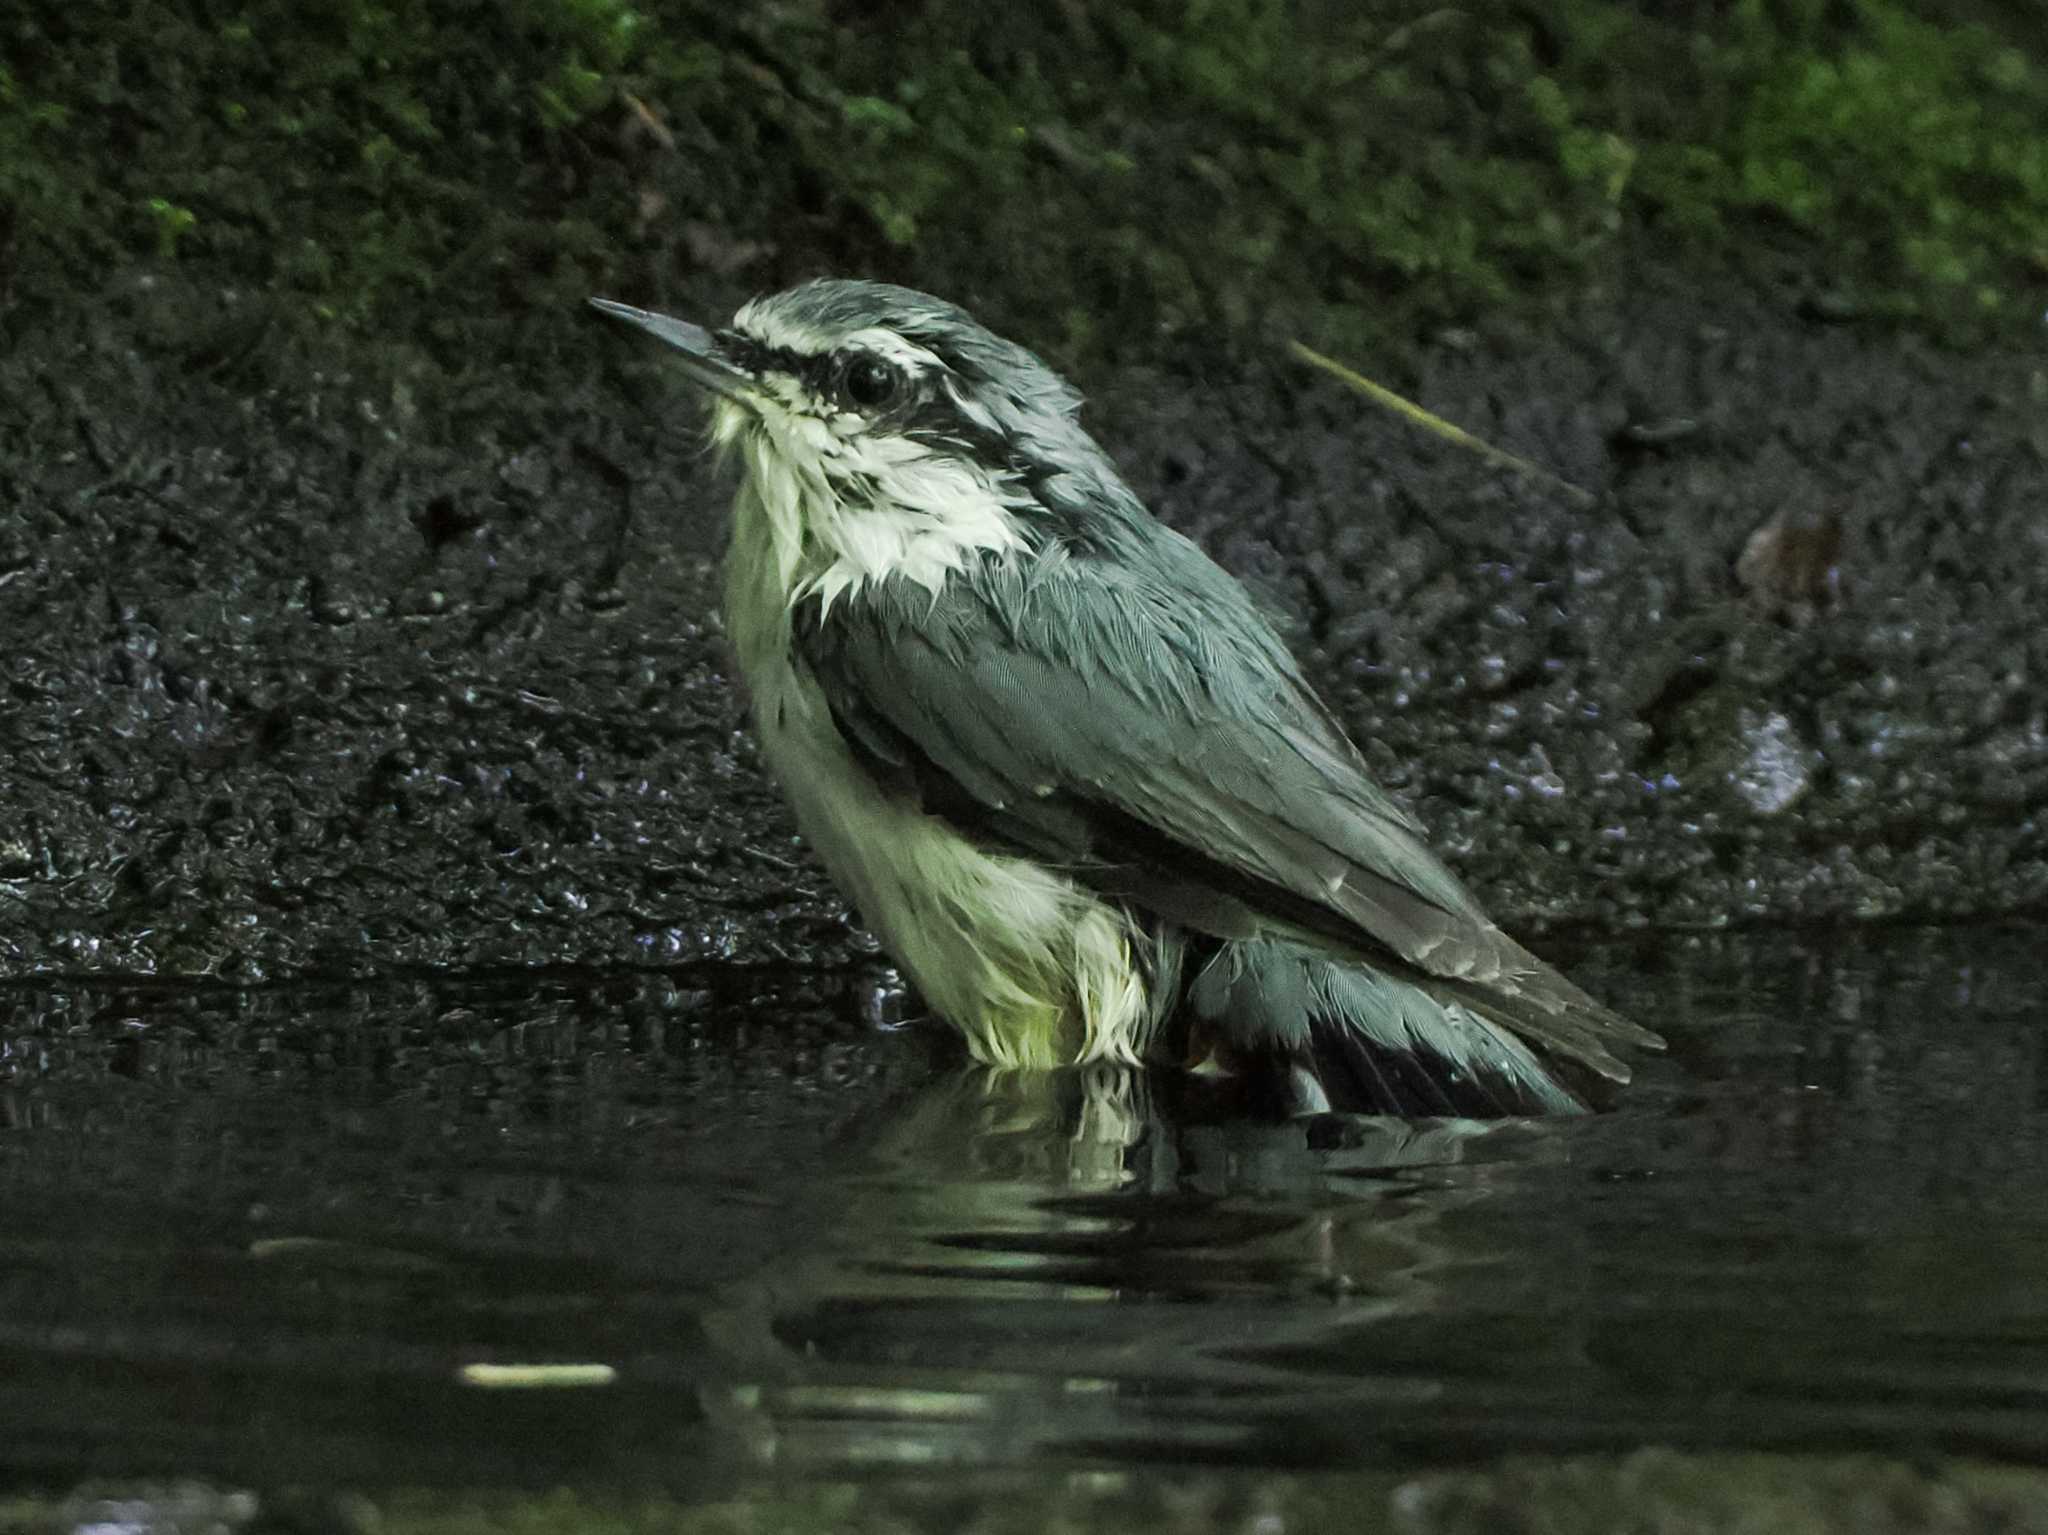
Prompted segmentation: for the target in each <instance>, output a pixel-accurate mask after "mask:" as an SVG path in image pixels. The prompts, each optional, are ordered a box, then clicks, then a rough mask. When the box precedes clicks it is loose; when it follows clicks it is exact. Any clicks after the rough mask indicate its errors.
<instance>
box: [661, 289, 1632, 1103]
mask: <svg viewBox="0 0 2048 1535" xmlns="http://www.w3.org/2000/svg"><path fill="white" fill-rule="evenodd" d="M627 317H628V318H633V319H636V320H638V321H639V322H640V323H642V324H645V325H647V326H648V328H650V329H656V328H657V325H667V326H670V327H675V325H676V322H672V321H657V320H656V318H655V317H651V316H641V315H639V314H638V313H637V312H630V313H628V314H627ZM680 329H683V330H689V329H692V328H688V327H681V328H680ZM657 333H662V332H661V331H659V330H657ZM696 334H697V335H699V336H702V333H696ZM665 339H671V340H675V339H676V338H675V336H673V335H668V336H665ZM677 344H678V345H683V346H684V349H685V351H686V352H688V353H690V354H691V355H692V356H693V357H694V358H696V359H697V361H696V362H694V363H693V367H694V368H696V369H698V370H699V371H700V377H702V378H703V379H704V381H705V382H706V383H707V384H709V385H710V387H712V388H713V389H714V390H715V391H716V393H717V403H716V407H715V409H716V416H715V425H714V431H715V435H716V436H717V438H718V440H719V441H720V442H721V443H723V444H724V445H725V446H726V447H727V448H728V449H729V450H731V451H732V452H734V453H735V454H736V455H737V457H738V460H739V465H740V470H741V489H740V493H739V496H738V500H737V503H736V505H735V511H734V519H735V520H734V535H733V543H732V547H731V549H730V551H729V553H728V569H727V583H728V584H727V618H728V623H729V626H730V628H731V630H732V634H733V638H734V643H735V648H736V650H737V652H738V654H739V657H740V661H741V666H742V670H743V672H744V673H745V675H746V676H747V679H748V682H749V685H750V688H751V689H752V691H753V695H754V702H755V711H756V720H757V724H758V726H759V728H760V730H761V734H762V740H763V745H764V750H765V752H766V755H767V757H768V760H769V762H770V765H771V768H772V769H773V770H774V771H775V772H776V774H777V776H778V777H779V778H781V779H782V781H783V783H784V786H785V788H786V789H787V791H788V792H789V794H790V797H791V799H792V802H793V804H794V807H795V809H796V811H797V815H798V818H799V822H800V824H802V826H803V827H804V830H805V832H806V834H807V835H808V836H809V837H810V839H811V840H812V842H813V843H814V844H815V845H816V846H817V848H818V851H819V853H820V855H821V856H822V857H823V858H824V860H825V862H826V863H827V865H828V867H830V868H831V869H832V871H833V873H834V874H835V876H836V877H838V878H839V880H840V881H841V883H842V885H844V886H845V887H846V889H847V890H848V893H849V894H850V895H851V896H852V897H853V898H854V900H855V902H856V904H857V905H858V906H859V907H860V908H861V911H862V914H863V916H864V917H865V918H866V919H867V920H868V921H869V922H870V923H871V924H872V925H873V926H874V927H875V928H876V930H877V932H878V935H879V936H880V937H881V938H882V940H883V942H884V944H885V945H886V946H887V947H888V948H889V949H890V951H891V952H892V954H894V955H895V957H896V958H897V959H898V961H899V963H901V964H902V965H903V966H904V968H905V970H906V971H907V972H908V974H909V976H910V978H911V979H912V980H913V981H914V982H915V983H916V984H917V985H918V987H919V989H920V990H921V991H922V992H923V993H924V995H925V997H926V998H927V1000H928V1001H929V1002H930V1003H931V1005H932V1006H933V1007H934V1009H935V1010H937V1011H938V1012H940V1013H941V1014H943V1015H944V1016H946V1017H948V1018H949V1019H950V1020H951V1021H952V1022H954V1023H955V1024H956V1025H958V1026H959V1027H961V1029H962V1030H963V1032H964V1033H965V1034H966V1036H967V1039H968V1042H969V1046H970V1048H971V1049H972V1050H973V1051H974V1053H975V1054H976V1055H977V1056H979V1057H981V1058H983V1059H985V1060H989V1061H991V1062H993V1063H997V1064H1003V1065H1018V1066H1029V1067H1045V1066H1052V1065H1057V1064H1063V1063H1065V1062H1069V1061H1074V1060H1086V1059H1125V1060H1150V1061H1158V1062H1173V1063H1179V1064H1204V1065H1209V1066H1214V1067H1218V1068H1221V1069H1225V1070H1229V1071H1233V1072H1239V1073H1256V1074H1261V1075H1265V1076H1268V1077H1270V1078H1271V1079H1272V1080H1273V1081H1275V1082H1277V1083H1279V1084H1281V1085H1282V1087H1283V1097H1284V1100H1285V1101H1286V1102H1287V1103H1288V1104H1289V1105H1290V1106H1292V1107H1294V1108H1297V1109H1303V1110H1313V1109H1320V1108H1324V1107H1337V1108H1358V1109H1366V1110H1373V1111H1382V1112H1394V1113H1408V1114H1427V1113H1477V1114H1488V1113H1520V1112H1532V1111H1558V1112H1567V1111H1573V1110H1576V1109H1579V1108H1581V1107H1583V1106H1585V1105H1586V1104H1587V1103H1588V1102H1590V1101H1593V1100H1594V1099H1595V1098H1596V1097H1597V1096H1598V1094H1599V1091H1600V1089H1601V1088H1602V1087H1603V1086H1607V1085H1612V1084H1617V1083H1621V1082H1625V1081H1626V1080H1627V1079H1628V1067H1627V1066H1626V1064H1625V1063H1624V1061H1623V1059H1622V1058H1621V1055H1620V1054H1619V1053H1618V1052H1619V1051H1620V1050H1622V1049H1623V1048H1625V1047H1629V1046H1635V1047H1653V1046H1654V1045H1655V1044H1656V1043H1657V1041H1656V1039H1655V1036H1654V1035H1651V1034H1649V1033H1648V1032H1647V1031H1645V1030H1642V1029H1640V1028H1638V1027H1637V1026H1636V1025H1634V1024H1632V1023H1630V1022H1628V1021H1627V1020H1625V1019H1622V1018H1620V1017H1618V1016H1617V1015H1616V1014H1614V1013H1613V1012H1611V1011H1609V1010H1607V1009H1606V1008H1604V1007H1602V1006H1601V1005H1600V1004H1598V1003H1597V1002H1595V1001H1594V1000H1593V999H1592V998H1590V997H1588V996H1587V995H1586V994H1585V993H1584V992H1582V991H1580V990H1579V989H1578V988H1576V987H1574V986H1573V985H1572V984H1571V983H1570V982H1569V981H1567V980H1565V979H1564V978H1563V977H1562V976H1561V975H1559V974H1558V973H1557V972H1556V971H1554V970H1552V969H1551V968H1550V967H1548V966H1547V965H1545V964H1543V963H1542V962H1541V961H1540V960H1538V959H1536V958H1535V957H1534V956H1532V955H1531V954H1529V953H1528V951H1527V950H1525V949H1523V948H1522V947H1521V946H1520V945H1518V944H1517V943H1515V942H1514V941H1513V940H1512V939H1510V938H1509V937H1507V935H1505V934H1504V933H1502V932H1501V931H1500V929H1499V928H1497V927H1495V926H1494V925H1493V923H1492V922H1491V921H1489V920H1488V919H1487V917H1486V916H1485V914H1484V913H1483V911H1481V909H1480V908H1479V906H1478V904H1477V903H1476V902H1475V901H1474V900H1473V898H1472V897H1471V895H1470V894H1469V893H1467V892H1466V891H1465V889H1464V888H1463V887H1462V885H1460V884H1459V882H1458V881H1457V880H1456V878H1455V877H1454V876H1453V875H1452V874H1451V873H1450V871H1449V870H1448V869H1447V868H1446V867H1445V866H1444V865H1443V864H1442V862H1441V861H1440V860H1438V859H1437V858H1436V856H1435V855H1434V854H1433V853H1431V852H1430V851H1429V849H1428V847H1427V845H1426V844H1425V842H1424V840H1423V837H1422V833H1421V829H1420V827H1419V826H1418V825H1417V823H1416V822H1415V821H1414V819H1413V818H1412V817H1411V816H1410V815H1409V814H1408V813H1407V812H1406V811H1405V810H1404V809H1403V808H1402V807H1401V806H1399V805H1398V804H1397V803H1396V802H1395V801H1393V800H1392V799H1391V798H1390V797H1389V796H1388V795H1386V794H1385V793H1384V792H1383V791H1382V790H1381V789H1380V788H1379V787H1378V786H1377V785H1375V784H1374V783H1373V782H1372V780H1371V778H1370V777H1369V776H1368V775H1367V773H1366V771H1365V768H1364V765H1363V763H1362V761H1361V760H1360V757H1359V754H1358V752H1357V751H1356V749H1355V748H1354V747H1353V746H1352V744H1351V743H1350V742H1349V741H1348V740H1347V739H1346V738H1345V736H1344V734H1343V732H1342V731H1341V729H1340V728H1339V727H1338V726H1337V724H1336V723H1335V721H1334V720H1333V719H1332V718H1331V717H1330V715H1329V713H1328V711H1327V710H1326V709H1324V707H1323V706H1322V705H1321V703H1320V702H1319V701H1318V700H1317V699H1316V697H1315V695H1314V694H1313V692H1312V691H1311V690H1310V688H1309V686H1308V684H1307V683H1306V682H1305V681H1304V679H1303V678H1302V676H1301V673H1300V671H1299V669H1298V667H1297V665H1296V663H1295V661H1294V659H1293V657H1292V656H1291V655H1290V654H1289V652H1288V651H1287V649H1286V647H1285V645H1284V644H1283V643H1282V641H1281V640H1280V639H1279V637H1278V635H1277V634H1276V633H1275V632H1274V631H1273V629H1272V627H1271V625H1270V624H1269V623H1268V622H1267V621H1266V620H1265V618H1264V617H1263V616H1262V615H1261V613H1260V612H1259V611H1258V609H1257V607H1256V606H1255V605H1254V604H1253V602H1252V601H1251V599H1250V598H1249V597H1248V595H1247V594H1246V592H1245V590H1244V588H1243V587H1242V586H1241V585H1240V584H1239V583H1238V582H1237V581H1236V580H1234V579H1233V578H1232V577H1230V576H1229V575H1228V574H1227V573H1225V572H1224V571H1223V570H1222V569H1221V568H1219V567H1218V566H1216V565H1215V564H1214V563H1213V562H1212V561H1211V560H1209V558H1208V557H1207V556H1206V555H1205V554H1203V553H1202V552H1201V550H1200V549H1198V548H1197V547H1196V546H1195V545H1194V544H1192V543H1191V542H1189V541H1188V540H1187V539H1185V538H1183V537H1181V536H1180V535H1179V534H1177V533H1175V532H1173V531H1172V530H1170V529H1168V528H1166V527H1165V526H1163V525H1162V524H1160V523H1158V522H1157V521H1155V520H1154V519H1153V518H1152V517H1151V515H1150V514H1149V513H1148V512H1147V511H1146V510H1145V508H1144V507H1143V506H1142V505H1141V504H1140V503H1139V502H1138V500H1137V499H1136V497H1135V496H1134V495H1132V493H1131V492H1130V491H1129V489H1128V488H1127V487H1126V486H1125V485H1124V484H1123V481H1122V480H1121V478H1120V477H1119V476H1118V475H1117V473H1116V471H1115V469H1114V467H1113V466H1112V465H1111V464H1110V462H1109V460H1108V458H1107V457H1106V455H1104V454H1103V453H1102V451H1101V449H1100V448H1099V447H1098V446H1097V445H1096V444H1095V442H1094V441H1093V439H1092V438H1090V437H1089V436H1088V435H1087V434H1086V432H1085V431H1083V430H1082V429H1081V427H1080V426H1079V424H1078V422H1077V420H1076V415H1077V412H1078V410H1079V405H1080V401H1079V397H1078V396H1077V395H1076V394H1075V392H1074V391H1073V390H1072V389H1071V388H1070V387H1069V386H1068V385H1067V384H1066V383H1065V382H1064V381H1063V380H1061V379H1060V378H1059V377H1058V376H1057V375H1055V374H1054V373H1053V372H1052V371H1051V370H1050V369H1048V368H1046V367H1045V366H1044V365H1043V364H1042V363H1041V362H1039V361H1038V359H1037V358H1035V357H1033V356H1032V355H1031V354H1030V353H1028V352H1026V351H1024V350H1023V349H1022V348H1020V347H1016V346H1014V345H1012V344H1011V343H1009V342H1006V341H1003V340H1001V339H999V338H997V337H995V336H993V335H991V334H990V333H989V332H988V331H986V330H985V329H983V328H982V327H981V326H979V325H978V324H976V323H975V322H974V321H973V320H972V319H971V318H970V317H968V316H967V315H966V314H965V313H964V312H962V311H961V310H959V309H957V308H954V307H953V306H951V305H948V304H945V303H943V302H941V301H939V300H936V299H933V298H930V297H927V296H925V295H923V294H918V293H914V292H911V291H909V290H906V289H901V288H894V287H889V286H887V285H883V284H877V283H861V282H831V281H828V282H818V283H812V284H807V285H805V286H804V287H801V288H797V289H792V290H790V291H789V292H787V293H783V294H778V295H775V296H773V297H771V298H767V299H762V300H756V301H755V302H754V303H753V304H750V305H748V306H747V307H746V308H744V309H742V310H741V311H740V313H739V315H738V316H736V317H735V320H734V324H733V327H732V329H731V330H730V331H728V332H726V333H723V334H721V335H720V336H719V337H717V338H716V339H715V340H714V339H713V338H711V337H709V336H702V341H701V342H698V341H696V340H695V338H694V337H692V338H690V339H689V340H686V341H677Z"/></svg>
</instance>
